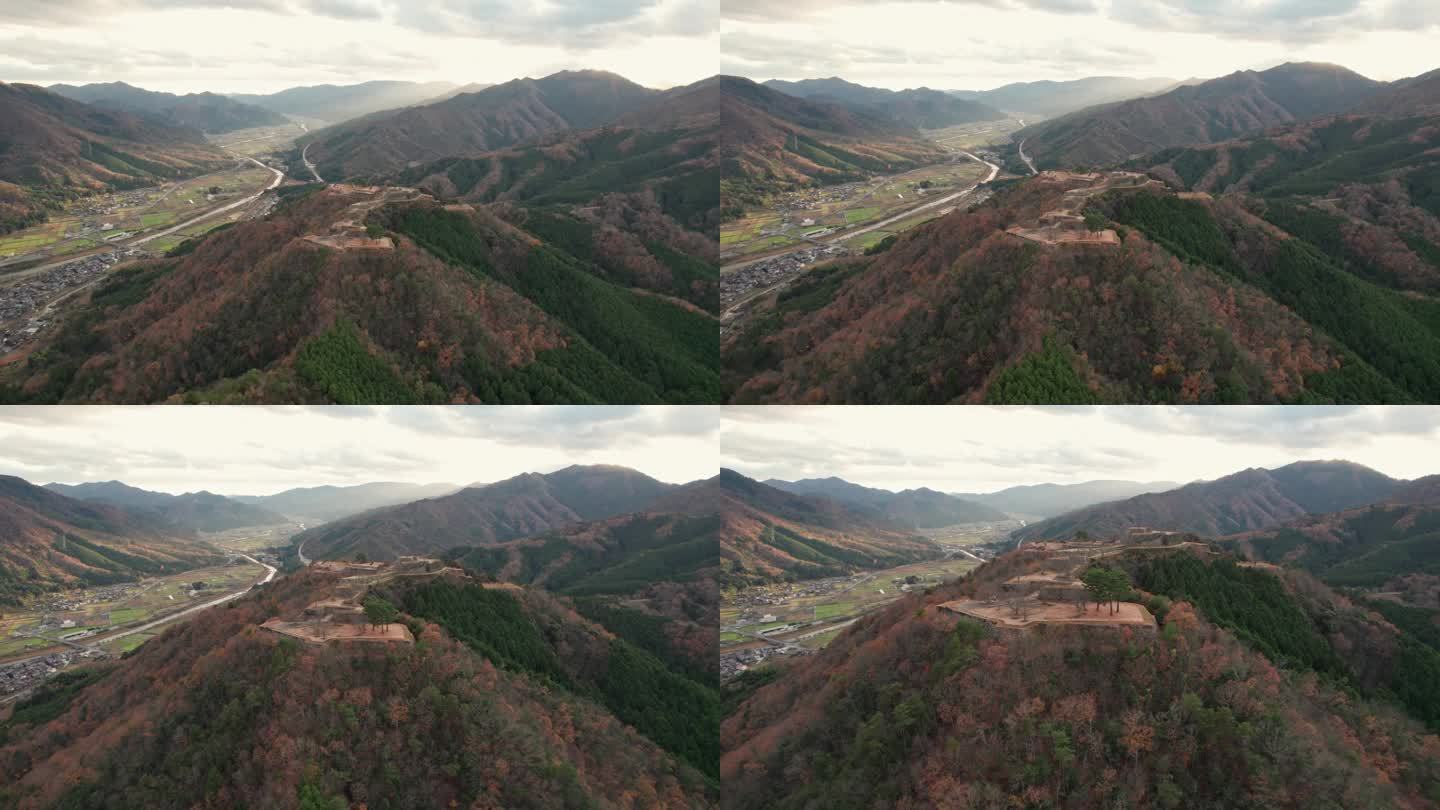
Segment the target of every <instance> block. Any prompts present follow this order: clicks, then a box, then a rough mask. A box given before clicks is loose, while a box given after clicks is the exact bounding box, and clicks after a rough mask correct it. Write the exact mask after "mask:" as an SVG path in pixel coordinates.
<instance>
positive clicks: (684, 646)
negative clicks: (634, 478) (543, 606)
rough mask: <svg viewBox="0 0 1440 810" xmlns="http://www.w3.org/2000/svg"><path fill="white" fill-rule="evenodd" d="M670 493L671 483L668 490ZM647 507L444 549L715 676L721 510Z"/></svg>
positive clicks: (688, 668) (674, 661) (671, 660)
mask: <svg viewBox="0 0 1440 810" xmlns="http://www.w3.org/2000/svg"><path fill="white" fill-rule="evenodd" d="M672 493H673V491H672ZM668 499H669V494H667V495H666V496H662V497H661V498H660V499H659V501H657V502H656V503H655V504H653V505H652V506H651V508H649V509H648V510H647V511H644V512H638V513H633V514H627V515H620V516H618V517H612V518H606V519H603V520H598V521H589V522H585V523H579V524H572V525H570V526H566V527H563V528H561V529H558V530H555V531H551V532H546V533H544V534H542V535H539V536H536V537H531V538H526V539H523V540H511V541H508V542H503V543H497V544H494V545H488V546H478V547H477V546H469V547H461V548H457V549H452V550H450V551H449V552H447V553H446V556H447V557H450V558H453V559H454V560H455V561H456V563H457V564H459V565H462V566H464V567H465V569H466V570H473V571H478V572H483V573H484V574H486V575H488V576H490V577H493V578H495V579H496V580H498V581H501V582H513V583H517V584H522V585H528V586H532V587H540V588H544V589H545V590H547V591H550V592H552V593H558V594H564V595H565V596H567V597H569V598H570V599H571V600H572V601H573V602H574V604H575V606H576V609H577V610H579V611H580V612H581V613H582V614H583V615H585V616H586V617H587V618H589V619H590V620H592V621H594V622H596V623H598V624H600V625H603V626H605V627H606V628H608V629H610V630H612V631H613V632H616V633H619V634H620V635H622V636H625V637H626V638H628V639H630V640H631V641H633V642H635V643H637V644H639V645H640V646H642V647H643V648H645V649H647V650H649V651H650V652H652V653H654V654H655V655H657V656H659V657H660V659H661V660H663V661H666V662H667V663H668V664H670V665H671V666H672V667H674V668H679V669H680V670H681V671H684V672H687V673H690V674H691V675H692V676H693V677H696V678H698V679H700V680H701V681H702V682H705V683H714V682H715V680H716V679H717V678H718V673H717V669H716V668H717V660H716V649H715V639H716V634H717V633H719V630H720V623H719V618H720V612H719V611H720V588H719V586H718V585H717V584H716V574H717V573H718V571H719V560H720V554H719V551H720V549H719V533H718V532H719V528H720V518H719V516H718V514H716V512H715V509H714V507H713V506H712V507H711V509H710V511H709V512H706V511H705V510H704V508H703V507H702V508H701V509H700V510H699V511H698V513H697V514H693V515H686V514H680V513H674V512H670V511H668V507H667V501H668Z"/></svg>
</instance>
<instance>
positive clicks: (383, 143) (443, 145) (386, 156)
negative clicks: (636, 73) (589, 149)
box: [304, 70, 659, 180]
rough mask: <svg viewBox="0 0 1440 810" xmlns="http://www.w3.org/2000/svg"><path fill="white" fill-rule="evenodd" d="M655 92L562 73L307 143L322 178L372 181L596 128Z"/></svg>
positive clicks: (341, 129) (605, 77)
mask: <svg viewBox="0 0 1440 810" xmlns="http://www.w3.org/2000/svg"><path fill="white" fill-rule="evenodd" d="M658 92H659V91H656V90H651V89H649V88H645V87H641V86H640V85H638V84H635V83H634V82H631V81H629V80H627V79H625V78H624V77H622V76H617V75H615V74H613V73H606V72H604V71H594V70H582V71H562V72H560V73H555V74H552V75H550V76H546V77H544V78H541V79H529V78H525V79H515V80H512V81H509V82H505V83H504V84H498V85H495V86H493V87H487V88H485V89H484V90H481V91H479V92H475V93H465V94H462V95H459V96H455V97H454V98H449V99H446V100H444V101H440V102H436V103H433V104H426V105H423V106H419V107H407V108H404V109H400V110H395V111H393V112H389V113H384V114H378V115H370V116H367V117H365V118H363V119H361V120H358V121H353V122H350V123H346V124H341V125H339V126H335V127H331V128H329V129H325V130H321V131H319V132H316V133H314V135H313V136H312V137H310V138H308V139H305V140H304V142H305V143H308V144H309V146H310V152H309V155H310V159H311V160H312V161H314V162H315V163H316V164H317V166H318V167H319V171H320V174H321V175H322V176H324V177H327V178H332V179H335V180H340V179H347V180H348V179H360V178H374V177H378V176H381V175H385V174H389V173H392V172H395V171H399V170H401V169H404V168H405V167H407V166H410V165H413V164H416V163H426V162H430V161H435V160H439V159H442V158H447V157H453V156H455V155H465V154H474V153H481V152H487V151H493V150H496V149H503V148H505V147H508V146H512V145H515V144H518V143H520V142H522V141H525V140H529V139H532V138H536V137H539V136H543V135H547V134H550V133H553V132H557V131H560V130H567V129H591V128H594V127H598V126H601V125H603V124H606V123H608V122H611V121H614V120H615V119H617V118H619V117H620V116H622V115H624V114H626V113H628V112H631V111H633V110H635V109H638V108H639V107H641V106H642V105H644V104H645V102H647V101H649V100H650V99H652V98H653V97H654V96H655V95H657V94H658Z"/></svg>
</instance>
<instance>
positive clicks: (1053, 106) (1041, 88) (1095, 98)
mask: <svg viewBox="0 0 1440 810" xmlns="http://www.w3.org/2000/svg"><path fill="white" fill-rule="evenodd" d="M1176 84H1177V82H1176V81H1175V80H1174V79H1162V78H1153V79H1131V78H1126V77H1123V76H1089V77H1087V78H1084V79H1073V80H1070V81H1063V82H1055V81H1038V82H1016V83H1014V84H1007V85H1004V86H1003V87H997V88H995V89H993V90H953V91H951V94H952V95H954V96H957V97H959V98H963V99H971V100H973V101H977V102H982V103H984V104H987V105H989V106H991V107H996V108H999V109H1001V110H1005V111H1006V112H1011V113H1017V114H1021V115H1023V114H1025V113H1034V114H1037V115H1042V116H1044V117H1046V118H1053V117H1055V116H1057V115H1064V114H1065V113H1067V112H1072V111H1074V110H1078V109H1081V108H1083V107H1089V106H1092V105H1095V104H1105V103H1107V102H1111V101H1123V100H1125V99H1127V98H1139V97H1140V96H1144V95H1149V94H1151V93H1155V92H1158V91H1161V90H1167V89H1170V88H1173V87H1174V86H1175V85H1176Z"/></svg>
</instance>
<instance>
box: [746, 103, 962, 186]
mask: <svg viewBox="0 0 1440 810" xmlns="http://www.w3.org/2000/svg"><path fill="white" fill-rule="evenodd" d="M720 120H721V128H722V129H721V160H722V178H721V195H722V198H723V205H724V208H725V211H726V212H727V213H735V214H738V212H739V211H740V209H741V208H743V207H744V206H747V205H754V204H758V203H759V202H761V201H762V200H764V199H765V198H767V197H768V196H769V195H770V194H772V193H774V192H776V191H784V190H788V189H793V188H798V187H802V186H806V185H812V184H815V185H824V184H830V183H844V182H849V181H853V180H861V179H865V178H868V177H869V176H870V175H871V174H873V173H881V172H884V173H892V172H899V171H904V170H906V169H912V168H915V167H917V166H922V165H926V164H929V163H938V162H940V161H941V160H944V159H945V157H946V155H947V153H946V152H945V151H944V150H943V149H941V148H940V147H939V146H938V145H937V144H935V143H934V142H932V141H929V140H926V139H925V138H924V137H923V136H922V135H921V134H920V132H919V130H917V129H915V128H914V127H913V126H907V125H905V124H902V123H900V122H898V121H895V120H893V119H891V118H889V117H887V116H885V115H883V114H880V113H877V112H872V111H869V110H866V109H857V108H854V107H848V106H845V105H841V104H836V103H833V102H829V101H820V100H816V99H803V98H797V97H795V96H791V95H788V94H786V93H782V92H779V91H777V90H773V89H771V88H769V87H766V86H764V85H760V84H756V83H755V82H752V81H750V80H749V79H743V78H740V77H737V76H721V77H720Z"/></svg>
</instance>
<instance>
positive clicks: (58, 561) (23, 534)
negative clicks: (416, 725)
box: [0, 475, 225, 603]
mask: <svg viewBox="0 0 1440 810" xmlns="http://www.w3.org/2000/svg"><path fill="white" fill-rule="evenodd" d="M224 559H225V557H224V555H223V554H221V553H220V552H219V551H218V550H216V549H215V548H213V547H211V546H208V545H206V544H204V543H201V542H199V541H197V540H195V538H194V535H193V532H191V531H190V530H188V529H187V530H180V529H177V528H175V527H173V526H166V525H164V524H162V522H161V521H160V520H158V519H157V517H156V516H155V515H153V514H150V513H148V512H146V511H145V510H131V509H125V508H122V507H119V506H114V505H112V504H108V503H97V502H91V501H84V500H79V499H76V498H69V497H66V496H65V495H62V494H60V493H58V492H53V491H51V490H49V489H46V488H45V487H37V486H35V485H34V484H31V483H29V482H27V481H24V480H22V479H20V478H15V477H13V476H8V475H4V476H0V603H3V602H11V601H14V600H17V599H19V598H21V597H23V596H26V595H31V594H36V593H41V592H44V591H48V590H54V589H56V588H60V587H76V586H80V585H105V584H109V583H114V582H124V581H128V580H133V579H139V578H140V577H142V576H153V575H156V574H161V573H174V572H178V571H184V570H186V569H188V568H194V567H196V566H201V565H210V564H218V563H221V562H223V561H224Z"/></svg>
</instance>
